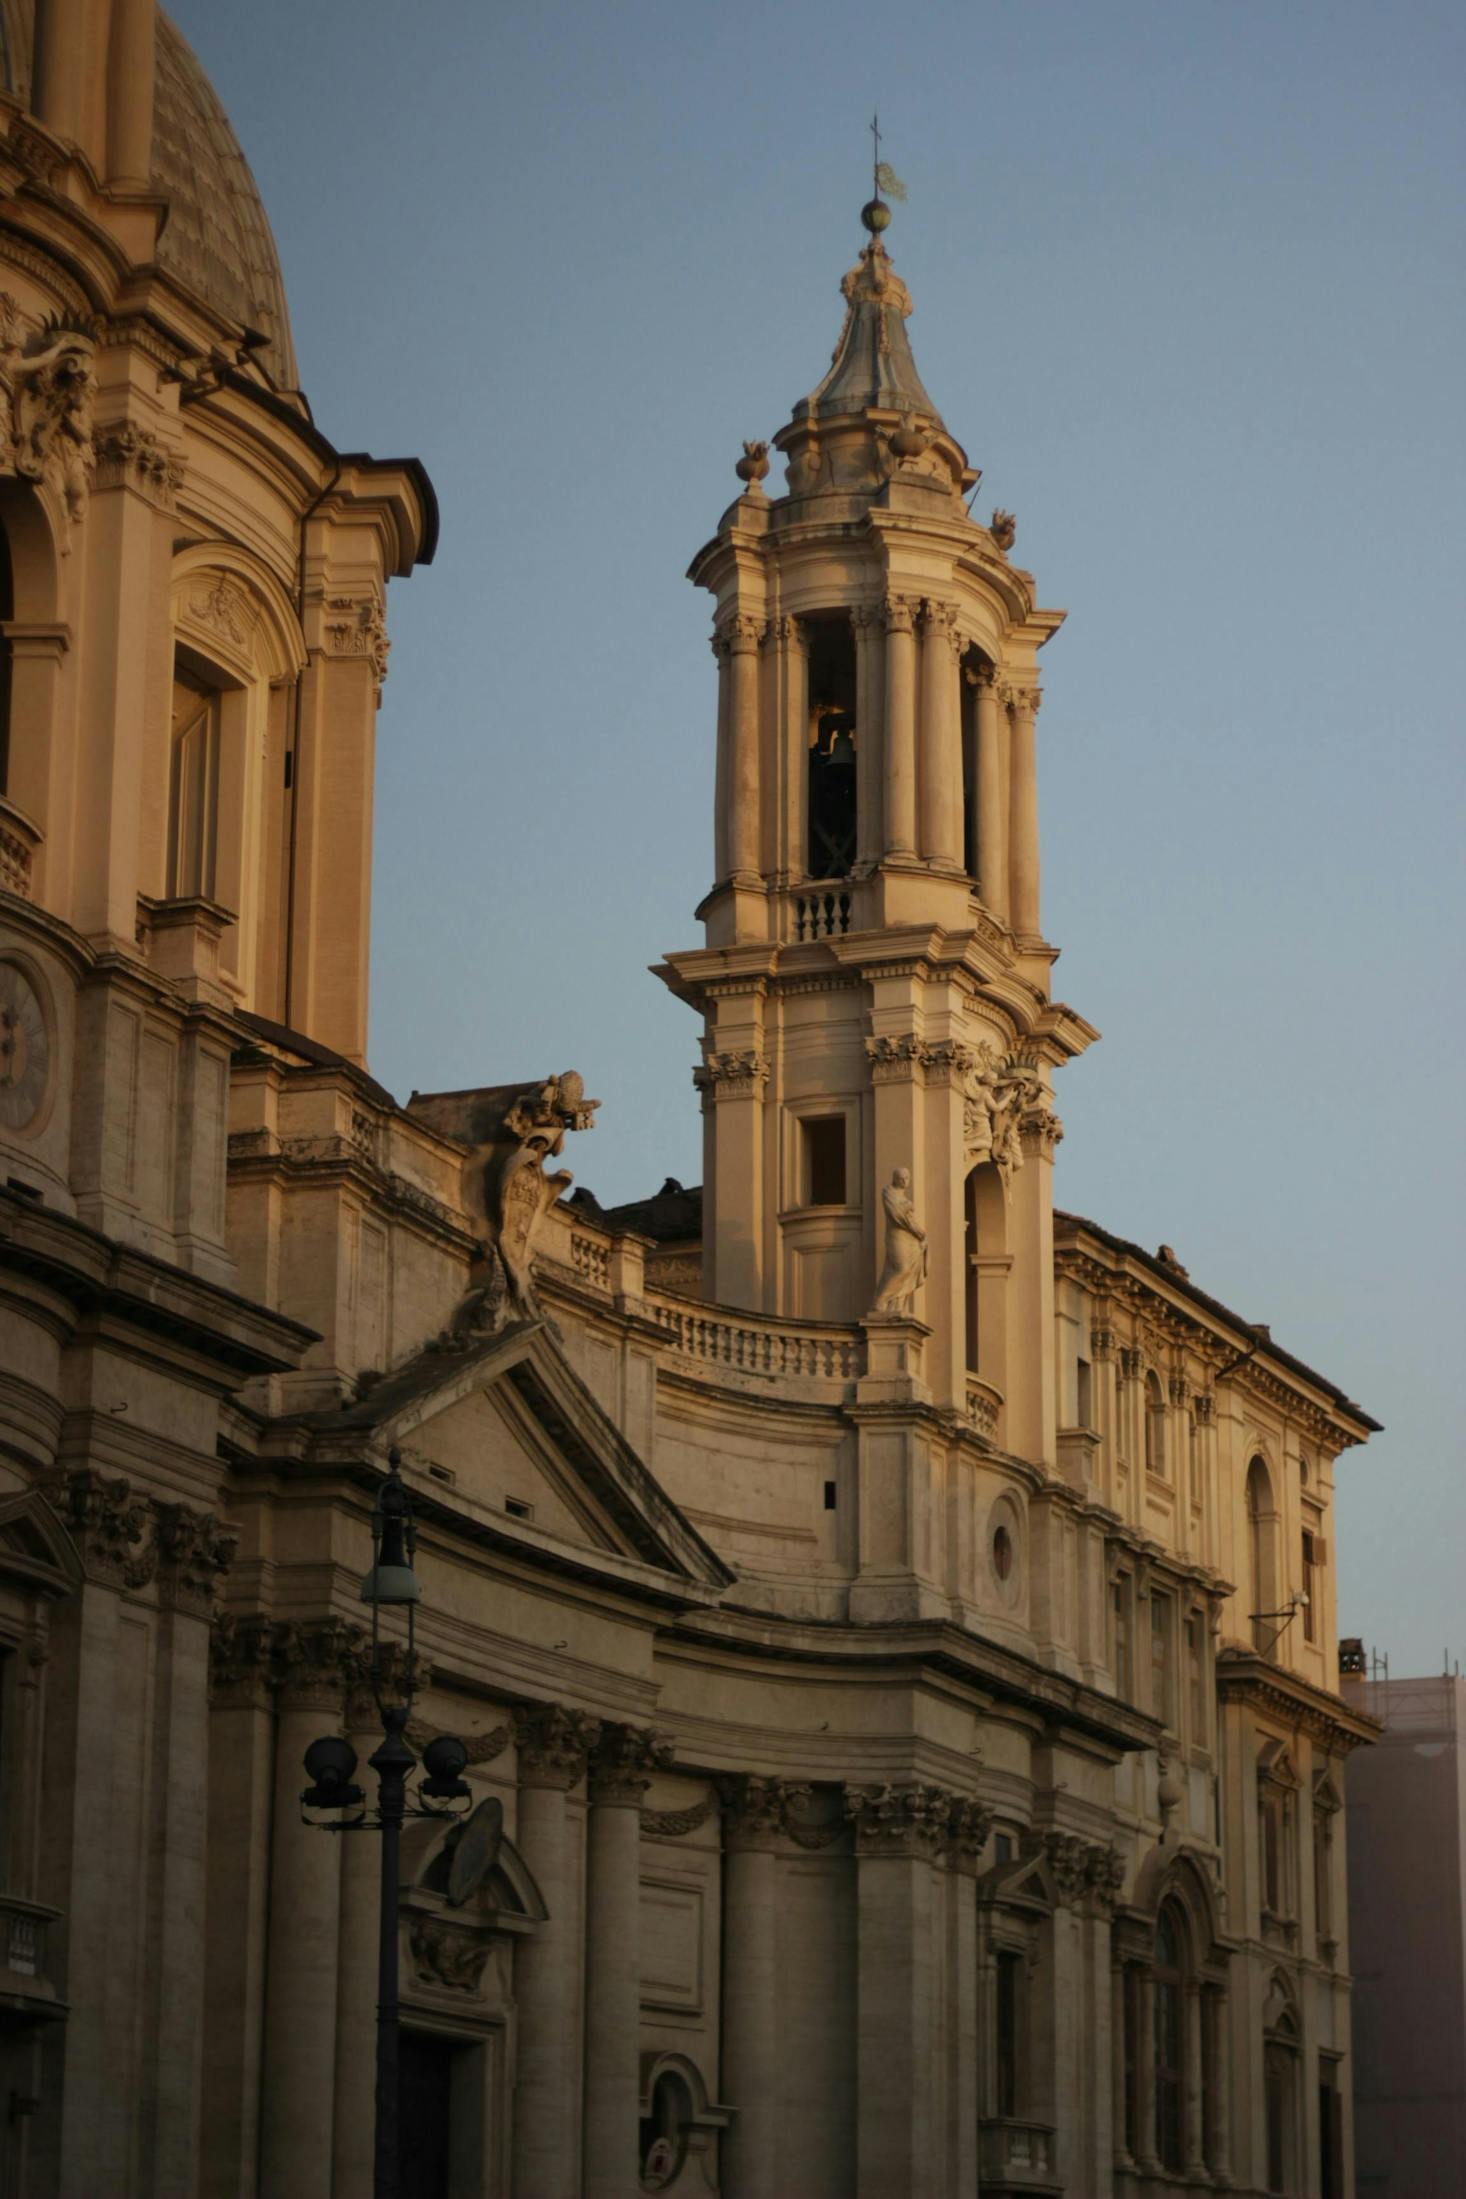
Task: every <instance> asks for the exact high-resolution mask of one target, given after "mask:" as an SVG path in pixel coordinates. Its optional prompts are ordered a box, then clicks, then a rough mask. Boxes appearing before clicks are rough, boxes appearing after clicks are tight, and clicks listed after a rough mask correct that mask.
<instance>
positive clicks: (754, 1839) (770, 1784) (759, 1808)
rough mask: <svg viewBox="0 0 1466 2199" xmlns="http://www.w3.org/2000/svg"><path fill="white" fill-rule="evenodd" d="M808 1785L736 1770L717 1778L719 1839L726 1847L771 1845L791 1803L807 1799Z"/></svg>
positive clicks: (764, 1846) (786, 1821)
mask: <svg viewBox="0 0 1466 2199" xmlns="http://www.w3.org/2000/svg"><path fill="white" fill-rule="evenodd" d="M809 1794H810V1789H809V1787H808V1786H806V1785H803V1784H800V1783H798V1782H791V1781H789V1780H787V1779H765V1778H763V1777H761V1776H760V1775H759V1774H758V1773H757V1772H738V1773H733V1774H730V1775H729V1776H727V1777H725V1778H722V1779H720V1780H719V1781H718V1799H719V1801H720V1802H721V1803H722V1806H723V1839H724V1842H725V1844H726V1845H727V1846H728V1847H730V1848H771V1847H773V1845H774V1843H775V1841H776V1840H777V1839H778V1837H779V1835H780V1833H781V1832H783V1831H785V1830H786V1829H787V1826H788V1822H789V1805H790V1803H791V1802H805V1801H807V1800H808V1799H809Z"/></svg>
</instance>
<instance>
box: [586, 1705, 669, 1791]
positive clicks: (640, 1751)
mask: <svg viewBox="0 0 1466 2199" xmlns="http://www.w3.org/2000/svg"><path fill="white" fill-rule="evenodd" d="M672 1754H673V1742H672V1737H671V1735H670V1734H667V1733H659V1732H657V1730H656V1729H655V1727H652V1726H627V1725H619V1724H610V1725H605V1726H603V1727H602V1728H601V1733H600V1737H599V1739H598V1740H597V1742H596V1746H595V1748H594V1749H593V1750H592V1752H591V1756H590V1764H589V1769H588V1777H589V1780H590V1798H591V1801H592V1802H593V1803H601V1804H605V1805H609V1806H611V1807H613V1808H615V1807H620V1808H625V1809H640V1807H641V1799H642V1796H643V1795H644V1794H645V1793H646V1791H647V1788H648V1787H649V1786H650V1785H651V1783H652V1780H653V1778H654V1776H655V1775H656V1773H657V1772H659V1771H665V1770H666V1769H667V1767H668V1765H669V1764H670V1763H671V1761H672Z"/></svg>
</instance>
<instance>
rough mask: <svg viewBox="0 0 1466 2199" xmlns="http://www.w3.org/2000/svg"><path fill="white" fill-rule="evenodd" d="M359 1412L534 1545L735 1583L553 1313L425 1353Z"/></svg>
mask: <svg viewBox="0 0 1466 2199" xmlns="http://www.w3.org/2000/svg"><path fill="white" fill-rule="evenodd" d="M350 1418H351V1419H352V1421H353V1422H356V1423H360V1422H363V1421H365V1422H368V1423H369V1424H370V1425H371V1426H372V1428H373V1430H374V1431H375V1433H376V1436H377V1438H378V1440H379V1441H380V1442H385V1443H388V1444H394V1443H395V1444H396V1445H397V1446H398V1448H399V1449H400V1450H401V1452H402V1454H403V1457H404V1459H405V1460H406V1461H407V1462H408V1463H409V1465H415V1466H416V1467H417V1468H418V1469H419V1471H420V1472H421V1473H423V1474H425V1476H426V1477H427V1481H428V1485H429V1486H430V1487H431V1486H432V1485H433V1484H434V1483H436V1484H437V1485H438V1488H439V1493H440V1494H441V1498H442V1502H443V1504H444V1505H445V1506H446V1507H449V1508H457V1507H461V1508H462V1509H463V1511H464V1512H465V1514H467V1515H470V1516H471V1517H472V1518H473V1519H475V1520H476V1521H479V1522H483V1523H486V1524H487V1525H488V1526H489V1527H490V1528H491V1530H492V1531H493V1532H494V1533H495V1534H496V1535H499V1536H507V1537H509V1538H511V1539H513V1540H514V1541H516V1542H518V1543H520V1544H522V1545H523V1547H524V1549H525V1551H526V1553H529V1552H533V1551H535V1550H540V1551H542V1552H543V1553H544V1554H545V1555H546V1557H547V1558H551V1559H552V1558H553V1557H554V1555H555V1553H557V1552H562V1551H563V1552H567V1553H568V1552H574V1553H577V1554H578V1555H579V1557H580V1558H581V1559H582V1560H583V1561H587V1562H590V1563H592V1564H593V1563H594V1560H595V1559H596V1558H597V1557H603V1558H605V1559H608V1560H611V1561H613V1563H614V1561H618V1560H620V1561H628V1562H629V1563H631V1564H632V1565H633V1566H635V1567H638V1568H646V1567H651V1568H654V1569H655V1570H656V1571H657V1572H659V1573H663V1574H670V1575H672V1576H673V1577H674V1578H675V1579H677V1580H679V1581H682V1582H685V1583H687V1584H689V1585H693V1584H695V1585H696V1586H697V1587H700V1588H702V1589H713V1590H717V1589H721V1588H724V1587H726V1586H727V1585H728V1583H729V1581H730V1580H731V1579H732V1578H733V1576H732V1574H731V1573H730V1572H729V1571H728V1569H727V1567H726V1566H725V1565H723V1563H722V1561H721V1560H720V1559H719V1558H718V1557H717V1556H716V1555H715V1553H714V1552H713V1551H712V1550H711V1549H710V1548H709V1547H708V1545H707V1544H706V1543H705V1542H704V1541H703V1540H702V1537H701V1536H700V1535H699V1534H698V1533H697V1530H696V1529H695V1528H694V1527H693V1526H692V1525H691V1524H690V1523H689V1521H688V1520H686V1519H685V1518H684V1517H683V1515H682V1513H681V1512H680V1511H679V1510H678V1509H677V1506H676V1505H675V1504H674V1503H673V1502H672V1500H671V1498H670V1497H669V1496H668V1495H667V1494H666V1492H665V1490H663V1488H662V1487H661V1485H660V1483H659V1482H658V1481H657V1480H656V1479H655V1477H654V1476H653V1474H652V1473H651V1471H650V1470H649V1468H648V1467H647V1466H646V1465H645V1464H644V1462H643V1461H642V1459H641V1458H640V1457H639V1456H638V1455H637V1453H636V1451H635V1450H634V1449H633V1448H632V1446H631V1445H630V1444H629V1443H628V1442H627V1440H626V1438H625V1436H624V1435H622V1433H621V1431H620V1429H619V1428H618V1427H617V1426H616V1424H615V1422H614V1421H613V1420H611V1419H610V1417H609V1416H608V1414H607V1413H606V1412H605V1410H604V1409H603V1407H602V1406H601V1405H600V1404H599V1403H598V1402H597V1400H596V1399H595V1397H594V1396H593V1395H592V1393H591V1392H590V1390H589V1389H588V1388H587V1387H586V1385H585V1383H584V1382H583V1381H582V1380H581V1378H580V1376H579V1375H578V1374H577V1373H576V1372H575V1370H574V1368H573V1367H572V1366H571V1365H570V1363H569V1361H568V1360H567V1359H566V1357H565V1354H564V1352H563V1351H562V1350H561V1348H560V1345H559V1343H558V1341H557V1340H556V1338H555V1336H554V1335H553V1333H552V1332H551V1330H550V1329H549V1327H548V1326H547V1324H546V1323H545V1322H543V1321H528V1322H522V1323H519V1324H517V1325H516V1326H515V1327H513V1328H511V1329H507V1330H505V1331H504V1332H503V1333H502V1334H501V1335H499V1336H495V1337H486V1338H482V1339H477V1340H474V1341H473V1342H470V1343H469V1344H468V1345H466V1346H465V1347H463V1348H461V1349H455V1350H440V1351H432V1352H425V1353H422V1354H420V1355H419V1357H418V1358H417V1359H416V1360H415V1361H413V1362H412V1363H411V1364H410V1365H409V1366H408V1367H404V1368H403V1369H401V1370H400V1371H399V1372H398V1373H397V1374H394V1375H392V1376H390V1377H388V1378H387V1379H386V1380H385V1381H383V1382H381V1383H379V1384H378V1385H377V1387H376V1388H375V1389H373V1390H372V1391H371V1392H370V1393H369V1395H368V1397H367V1398H366V1399H365V1400H364V1401H363V1403H362V1404H361V1405H359V1406H357V1407H356V1408H355V1409H354V1410H353V1412H352V1413H351V1415H350Z"/></svg>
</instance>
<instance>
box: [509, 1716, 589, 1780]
mask: <svg viewBox="0 0 1466 2199" xmlns="http://www.w3.org/2000/svg"><path fill="white" fill-rule="evenodd" d="M600 1737H601V1721H600V1719H599V1718H592V1717H589V1716H588V1715H587V1714H586V1712H585V1711H583V1710H565V1709H562V1708H561V1706H560V1704H558V1703H530V1704H526V1705H524V1706H522V1707H521V1708H520V1709H518V1710H516V1711H515V1713H514V1738H515V1741H516V1743H517V1745H518V1750H519V1783H520V1785H521V1786H524V1787H573V1786H575V1785H577V1784H578V1783H579V1781H580V1780H581V1779H583V1778H584V1777H585V1767H586V1762H587V1760H588V1758H589V1756H590V1752H591V1750H592V1749H593V1748H594V1747H595V1745H596V1743H597V1742H598V1741H599V1740H600Z"/></svg>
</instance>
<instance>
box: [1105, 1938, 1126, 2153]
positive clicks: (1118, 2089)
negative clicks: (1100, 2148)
mask: <svg viewBox="0 0 1466 2199" xmlns="http://www.w3.org/2000/svg"><path fill="white" fill-rule="evenodd" d="M1128 1983H1129V1976H1128V1972H1127V1971H1126V1968H1125V1965H1124V1963H1123V1962H1117V1963H1116V1964H1115V1967H1114V1969H1113V1970H1112V1971H1111V1972H1110V1993H1111V2006H1112V2014H1111V2019H1110V2041H1111V2046H1110V2051H1111V2055H1112V2060H1111V2064H1110V2077H1111V2080H1112V2083H1113V2087H1114V2103H1115V2104H1114V2115H1115V2166H1116V2168H1129V2167H1130V2166H1131V2160H1130V2140H1129V2130H1130V2071H1129V2067H1128V2065H1127V2062H1126V2056H1125V1994H1126V1988H1127V1986H1128Z"/></svg>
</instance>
